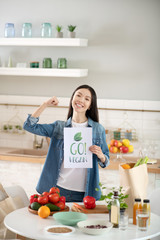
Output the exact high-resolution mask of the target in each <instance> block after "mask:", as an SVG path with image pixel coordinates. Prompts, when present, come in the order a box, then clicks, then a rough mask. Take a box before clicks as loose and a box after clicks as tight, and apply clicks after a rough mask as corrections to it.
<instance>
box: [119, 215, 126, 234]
mask: <svg viewBox="0 0 160 240" xmlns="http://www.w3.org/2000/svg"><path fill="white" fill-rule="evenodd" d="M127 227H128V214H127V213H124V212H120V219H119V229H120V230H126V229H127Z"/></svg>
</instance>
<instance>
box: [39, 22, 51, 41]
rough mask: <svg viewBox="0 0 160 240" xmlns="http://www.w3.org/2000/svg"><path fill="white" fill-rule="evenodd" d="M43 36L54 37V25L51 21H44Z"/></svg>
mask: <svg viewBox="0 0 160 240" xmlns="http://www.w3.org/2000/svg"><path fill="white" fill-rule="evenodd" d="M41 37H43V38H49V37H52V26H51V24H50V23H42V26H41Z"/></svg>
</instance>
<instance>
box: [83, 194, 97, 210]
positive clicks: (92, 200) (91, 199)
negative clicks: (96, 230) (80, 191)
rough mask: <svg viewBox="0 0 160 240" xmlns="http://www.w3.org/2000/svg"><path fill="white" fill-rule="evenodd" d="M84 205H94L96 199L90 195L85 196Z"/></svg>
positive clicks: (89, 206)
mask: <svg viewBox="0 0 160 240" xmlns="http://www.w3.org/2000/svg"><path fill="white" fill-rule="evenodd" d="M83 203H84V206H85V207H86V208H88V209H90V208H95V207H96V199H95V198H94V197H91V196H86V197H84V198H83Z"/></svg>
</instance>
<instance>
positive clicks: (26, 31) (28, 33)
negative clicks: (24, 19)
mask: <svg viewBox="0 0 160 240" xmlns="http://www.w3.org/2000/svg"><path fill="white" fill-rule="evenodd" d="M22 37H25V38H30V37H32V24H31V23H23V26H22Z"/></svg>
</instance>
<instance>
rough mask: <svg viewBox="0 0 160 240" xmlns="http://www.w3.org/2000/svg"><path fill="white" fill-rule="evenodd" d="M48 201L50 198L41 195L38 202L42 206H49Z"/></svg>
mask: <svg viewBox="0 0 160 240" xmlns="http://www.w3.org/2000/svg"><path fill="white" fill-rule="evenodd" d="M48 201H49V198H48V196H47V195H40V196H39V197H38V202H39V203H40V204H42V205H44V204H47V203H48Z"/></svg>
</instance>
